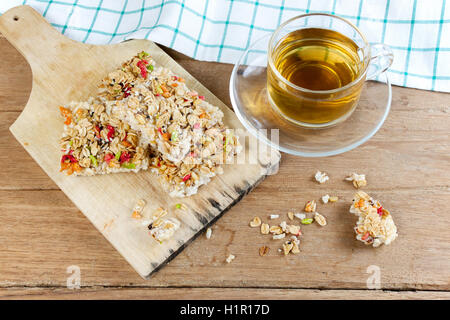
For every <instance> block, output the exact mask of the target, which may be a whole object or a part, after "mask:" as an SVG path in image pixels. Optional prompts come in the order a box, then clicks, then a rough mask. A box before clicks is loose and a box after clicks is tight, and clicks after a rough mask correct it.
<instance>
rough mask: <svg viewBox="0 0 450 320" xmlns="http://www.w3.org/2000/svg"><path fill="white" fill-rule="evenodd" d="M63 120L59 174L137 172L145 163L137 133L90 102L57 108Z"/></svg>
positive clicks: (100, 104)
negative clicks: (64, 172)
mask: <svg viewBox="0 0 450 320" xmlns="http://www.w3.org/2000/svg"><path fill="white" fill-rule="evenodd" d="M60 111H61V114H62V115H63V116H64V118H65V122H64V131H63V134H62V138H61V140H60V147H61V151H62V152H63V155H62V158H61V171H66V173H67V174H69V175H70V174H74V175H95V174H105V173H113V172H130V171H132V172H138V171H139V170H141V169H144V170H145V169H147V168H148V164H149V160H148V157H147V152H146V147H145V145H144V144H143V143H142V140H141V139H140V136H139V133H137V132H136V131H134V130H132V129H131V128H130V126H129V125H127V124H126V123H124V122H122V121H120V120H119V119H117V118H114V117H113V116H111V113H110V110H108V107H107V106H105V105H104V104H102V103H99V102H96V101H94V99H90V100H89V101H88V102H72V103H70V104H69V105H67V106H64V107H63V106H61V107H60Z"/></svg>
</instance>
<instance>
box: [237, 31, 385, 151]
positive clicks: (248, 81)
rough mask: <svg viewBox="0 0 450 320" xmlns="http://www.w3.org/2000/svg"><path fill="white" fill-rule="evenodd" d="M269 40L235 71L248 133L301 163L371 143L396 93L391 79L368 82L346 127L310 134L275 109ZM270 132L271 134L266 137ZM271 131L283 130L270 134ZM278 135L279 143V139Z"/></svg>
mask: <svg viewBox="0 0 450 320" xmlns="http://www.w3.org/2000/svg"><path fill="white" fill-rule="evenodd" d="M269 38H270V35H268V36H266V37H263V38H261V39H259V40H258V41H256V42H255V43H253V44H252V45H251V46H250V48H249V49H248V50H247V51H245V52H244V54H243V55H242V56H241V58H240V59H239V61H238V63H236V65H235V66H234V69H233V72H232V74H231V79H230V98H231V103H232V105H233V109H234V112H235V113H236V115H237V116H238V118H239V120H240V121H241V123H242V124H243V125H244V127H245V128H246V129H247V130H248V131H249V132H250V133H251V134H252V135H254V136H256V137H257V138H258V139H260V140H261V141H263V142H265V143H267V144H268V145H270V146H272V147H274V148H276V149H278V150H280V151H282V152H286V153H290V154H294V155H297V156H302V157H326V156H332V155H336V154H340V153H343V152H346V151H349V150H351V149H353V148H356V147H357V146H359V145H361V144H363V143H364V142H366V141H367V140H369V139H370V138H371V137H372V136H373V135H374V134H375V133H376V132H377V131H378V130H379V129H380V127H381V126H382V125H383V122H384V120H386V117H387V115H388V113H389V110H390V108H391V100H392V88H391V84H390V82H389V79H388V77H387V75H386V73H382V74H380V75H379V76H378V78H377V81H366V82H365V84H364V88H363V91H362V93H361V98H360V100H359V102H358V105H357V107H356V108H355V111H354V112H353V113H352V114H351V115H350V116H349V117H348V118H347V119H346V120H345V121H343V122H340V123H338V124H336V125H334V126H331V127H325V128H307V127H302V126H299V125H297V124H295V123H293V122H291V121H289V120H286V119H285V118H284V117H283V116H282V115H280V113H279V112H278V111H276V110H274V108H273V107H272V106H271V104H270V102H269V100H268V96H267V87H266V70H267V68H266V66H267V46H268V42H269ZM261 129H266V132H267V133H266V134H263V132H265V131H264V130H261ZM271 129H278V131H276V130H271ZM277 134H278V137H277V136H276V135H277Z"/></svg>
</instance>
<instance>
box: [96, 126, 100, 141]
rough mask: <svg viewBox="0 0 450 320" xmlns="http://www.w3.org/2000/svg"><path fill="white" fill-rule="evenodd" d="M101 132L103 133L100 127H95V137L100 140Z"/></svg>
mask: <svg viewBox="0 0 450 320" xmlns="http://www.w3.org/2000/svg"><path fill="white" fill-rule="evenodd" d="M100 131H101V129H100V127H99V126H98V125H97V126H95V136H96V137H97V138H99V139H100V138H101V136H100Z"/></svg>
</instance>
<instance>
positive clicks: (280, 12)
mask: <svg viewBox="0 0 450 320" xmlns="http://www.w3.org/2000/svg"><path fill="white" fill-rule="evenodd" d="M21 4H27V5H30V6H32V7H33V8H35V9H36V10H37V11H39V12H40V13H41V14H42V15H43V16H44V17H45V18H46V19H47V20H48V21H50V22H51V24H52V25H53V26H54V27H56V28H57V29H58V30H60V31H61V33H63V34H65V35H66V36H68V37H70V38H72V39H75V40H78V41H82V42H86V43H94V44H106V43H116V42H120V41H123V40H125V39H131V38H148V39H151V40H153V41H155V42H157V43H160V44H163V45H165V46H168V47H171V48H173V49H175V50H177V51H180V52H182V53H184V54H186V55H188V56H191V57H193V58H194V59H199V60H207V61H219V62H226V63H234V62H236V61H237V59H238V58H239V56H240V55H241V54H242V52H243V51H244V50H245V49H246V48H247V47H248V46H249V45H250V44H251V43H252V42H253V41H255V40H256V39H258V38H260V37H262V36H264V35H266V34H268V33H271V32H273V31H274V30H275V28H276V27H277V26H278V25H279V24H280V23H282V22H283V21H286V20H287V19H289V18H291V17H294V16H296V15H300V14H304V13H308V12H323V13H331V14H336V15H338V16H341V17H344V18H347V19H348V20H350V21H352V22H353V23H355V24H356V25H357V26H358V27H359V28H360V29H361V31H362V32H363V33H364V34H365V35H366V36H367V37H368V39H369V41H370V42H371V43H377V42H382V43H385V44H387V45H389V46H390V47H391V48H392V50H393V51H394V55H395V58H394V63H393V65H392V67H391V69H390V70H389V78H390V79H391V81H392V83H393V84H396V85H400V86H407V87H414V88H420V89H427V90H436V91H446V92H450V4H449V5H446V0H259V1H258V0H25V1H24V0H0V13H3V12H5V11H6V10H7V9H9V8H11V7H14V6H17V5H21Z"/></svg>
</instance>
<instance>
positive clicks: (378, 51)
mask: <svg viewBox="0 0 450 320" xmlns="http://www.w3.org/2000/svg"><path fill="white" fill-rule="evenodd" d="M371 52H372V57H371V58H370V62H369V68H368V70H367V76H366V79H367V80H372V79H375V78H376V77H377V76H378V75H379V74H380V73H383V72H385V71H386V70H387V69H388V68H389V67H390V66H391V65H392V62H393V61H394V53H393V52H392V50H391V48H389V47H388V46H387V45H385V44H383V43H377V44H374V45H371Z"/></svg>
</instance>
